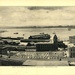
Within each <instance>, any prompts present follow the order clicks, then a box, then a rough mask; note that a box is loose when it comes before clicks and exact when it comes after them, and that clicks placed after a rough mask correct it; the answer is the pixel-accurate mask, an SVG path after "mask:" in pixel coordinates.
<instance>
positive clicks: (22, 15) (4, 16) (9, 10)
mask: <svg viewBox="0 0 75 75" xmlns="http://www.w3.org/2000/svg"><path fill="white" fill-rule="evenodd" d="M74 24H75V7H18V6H17V7H0V26H32V25H33V26H37V25H38V26H40V25H48V26H49V25H74Z"/></svg>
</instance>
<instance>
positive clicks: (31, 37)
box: [29, 33, 50, 39]
mask: <svg viewBox="0 0 75 75" xmlns="http://www.w3.org/2000/svg"><path fill="white" fill-rule="evenodd" d="M29 39H50V35H49V34H45V33H40V34H39V35H31V36H30V37H29Z"/></svg>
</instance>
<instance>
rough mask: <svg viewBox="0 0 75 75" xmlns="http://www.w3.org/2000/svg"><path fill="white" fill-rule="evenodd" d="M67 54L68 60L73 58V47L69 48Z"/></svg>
mask: <svg viewBox="0 0 75 75" xmlns="http://www.w3.org/2000/svg"><path fill="white" fill-rule="evenodd" d="M68 52H69V57H70V58H75V47H70V48H69V51H68Z"/></svg>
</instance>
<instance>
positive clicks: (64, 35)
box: [0, 28, 75, 40]
mask: <svg viewBox="0 0 75 75" xmlns="http://www.w3.org/2000/svg"><path fill="white" fill-rule="evenodd" d="M1 30H6V31H7V32H4V33H1V34H0V36H7V37H23V34H25V35H24V38H28V37H29V36H30V35H34V34H39V33H42V32H44V33H48V34H50V35H51V36H53V33H54V32H55V33H56V34H57V36H58V38H59V39H61V40H68V39H69V36H73V35H75V29H71V31H68V29H67V28H23V29H22V28H21V29H1ZM15 32H18V33H19V34H13V33H15Z"/></svg>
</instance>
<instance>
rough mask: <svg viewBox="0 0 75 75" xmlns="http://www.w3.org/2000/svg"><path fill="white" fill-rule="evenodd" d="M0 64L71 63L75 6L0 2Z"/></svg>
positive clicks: (73, 60) (73, 59) (74, 56)
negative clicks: (21, 4)
mask: <svg viewBox="0 0 75 75" xmlns="http://www.w3.org/2000/svg"><path fill="white" fill-rule="evenodd" d="M0 66H75V6H0Z"/></svg>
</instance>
